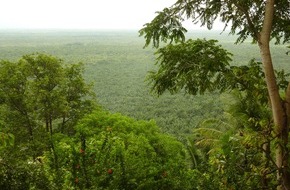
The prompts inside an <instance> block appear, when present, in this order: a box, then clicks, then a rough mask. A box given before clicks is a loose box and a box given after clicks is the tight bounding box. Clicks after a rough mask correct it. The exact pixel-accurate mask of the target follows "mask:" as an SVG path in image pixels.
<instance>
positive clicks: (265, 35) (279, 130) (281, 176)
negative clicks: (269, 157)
mask: <svg viewBox="0 0 290 190" xmlns="http://www.w3.org/2000/svg"><path fill="white" fill-rule="evenodd" d="M274 4H275V1H274V0H267V2H266V6H265V15H264V23H263V27H262V30H261V32H260V34H259V36H258V44H259V48H260V53H261V57H262V62H263V66H264V72H265V80H266V83H267V89H268V94H269V98H270V103H271V109H272V114H273V119H274V126H275V129H274V130H275V133H276V135H277V143H276V165H277V167H278V172H277V180H278V183H279V184H280V185H279V186H278V187H277V190H290V186H289V180H290V177H289V176H288V172H287V161H288V154H287V150H286V146H287V143H288V142H287V139H288V133H287V131H288V124H287V113H286V110H285V109H284V107H283V103H282V100H281V97H280V94H279V89H278V86H277V81H276V77H275V73H274V67H273V64H272V58H271V52H270V45H269V43H270V35H271V30H272V22H273V17H274ZM285 164H286V165H285Z"/></svg>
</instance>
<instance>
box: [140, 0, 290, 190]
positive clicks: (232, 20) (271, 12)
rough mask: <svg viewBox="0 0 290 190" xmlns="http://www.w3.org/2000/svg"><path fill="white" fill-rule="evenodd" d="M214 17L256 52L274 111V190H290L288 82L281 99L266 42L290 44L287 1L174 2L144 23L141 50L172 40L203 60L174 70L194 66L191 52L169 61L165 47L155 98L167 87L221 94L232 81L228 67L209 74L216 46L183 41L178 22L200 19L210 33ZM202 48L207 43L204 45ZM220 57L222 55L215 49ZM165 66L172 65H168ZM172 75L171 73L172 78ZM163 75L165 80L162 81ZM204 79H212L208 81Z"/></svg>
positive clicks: (180, 23)
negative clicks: (228, 73) (275, 182)
mask: <svg viewBox="0 0 290 190" xmlns="http://www.w3.org/2000/svg"><path fill="white" fill-rule="evenodd" d="M218 18H219V19H220V20H221V22H223V23H224V26H225V27H224V30H225V29H226V28H227V27H229V28H230V33H231V34H237V35H238V38H237V41H236V43H242V42H243V41H244V40H245V39H247V38H248V37H250V38H252V40H253V42H254V43H256V44H257V45H258V47H259V49H260V54H261V58H262V64H263V68H264V75H263V76H261V77H263V79H264V80H265V82H266V90H267V92H268V99H269V107H270V108H271V110H272V116H273V120H274V128H275V130H274V131H275V135H276V148H275V149H276V166H277V181H278V183H279V186H278V187H277V189H284V190H285V189H290V172H289V165H288V162H289V152H288V146H289V144H288V139H289V121H290V105H289V103H288V102H290V85H289V84H288V87H287V88H286V90H285V98H284V99H283V98H282V96H281V94H280V90H281V89H279V86H278V84H277V80H276V76H275V72H274V68H273V63H272V57H271V52H270V41H271V40H272V39H275V41H276V43H286V42H289V40H290V28H289V26H290V2H289V0H280V1H275V0H265V1H256V0H244V1H235V0H226V1H213V0H190V1H188V0H178V1H177V2H176V3H175V4H174V5H172V6H171V7H169V8H165V9H164V10H163V11H161V12H158V15H157V16H156V17H155V18H154V19H153V20H152V21H151V22H150V23H147V24H145V25H144V28H142V29H141V30H140V31H139V32H140V35H144V36H145V39H146V44H145V46H148V45H149V44H150V43H151V41H152V42H153V46H154V47H156V48H158V47H159V43H160V42H167V40H170V44H171V43H172V42H173V41H174V42H175V43H177V46H178V45H181V46H182V47H185V46H186V45H189V44H192V46H194V47H196V48H199V50H198V51H197V52H193V54H195V55H197V56H200V55H201V56H203V58H201V60H199V62H198V64H199V66H198V67H196V69H198V71H192V70H190V69H186V64H183V65H182V66H181V67H179V66H178V64H179V63H180V62H182V61H183V63H185V62H187V63H189V64H187V65H190V66H191V67H192V65H193V64H196V62H194V61H193V60H192V59H194V58H195V57H193V56H189V57H187V56H188V55H189V54H188V53H190V50H189V51H186V53H184V55H183V56H181V55H180V54H179V55H180V56H179V57H178V58H176V59H175V60H174V61H171V62H170V59H166V56H169V55H172V57H174V55H173V52H176V51H170V50H171V49H170V48H172V47H176V46H175V45H168V46H167V47H165V48H161V49H159V50H158V52H157V54H159V55H160V57H159V58H158V61H157V63H159V64H160V65H161V67H160V70H159V72H157V73H155V74H154V73H153V74H152V75H151V79H152V80H153V83H154V85H153V88H154V89H155V90H156V91H157V92H158V93H159V94H162V93H163V92H164V90H165V89H169V90H174V91H176V90H178V89H181V88H183V87H186V88H187V89H189V90H188V91H187V92H188V93H191V94H196V93H198V92H201V93H203V92H204V91H205V90H213V89H212V87H214V88H215V89H219V90H225V89H226V88H228V87H229V86H232V85H231V84H232V83H229V82H228V80H227V79H228V78H227V73H226V72H231V71H233V70H231V69H230V70H227V69H226V70H224V71H222V70H220V68H214V70H213V71H211V70H210V68H212V67H213V65H215V64H210V63H212V62H211V60H210V58H211V57H213V56H215V55H217V54H216V53H215V52H214V51H210V50H214V48H216V47H215V46H210V47H208V46H206V47H203V46H202V45H194V44H193V43H189V42H184V41H185V35H184V33H185V32H186V29H185V28H184V27H183V26H182V21H183V20H184V19H190V20H192V21H193V22H198V21H200V23H201V25H202V26H205V25H206V26H207V28H208V29H211V28H212V26H213V23H214V22H215V21H216V20H217V19H218ZM184 44H185V45H184ZM204 44H207V42H205V43H204ZM208 50H209V51H208ZM197 53H199V54H200V55H198V54H197ZM219 53H222V52H221V51H219ZM224 53H226V52H224ZM187 58H189V59H187ZM218 60H221V61H222V62H224V64H225V65H227V64H228V61H229V60H228V59H226V56H223V57H222V59H218ZM204 63H206V65H207V66H205V67H202V66H200V65H202V64H204ZM167 64H168V65H173V66H172V67H166V66H167ZM164 65H166V66H164ZM218 65H220V64H218ZM161 71H162V72H163V73H162V72H161ZM225 71H226V72H225ZM182 72H183V74H182ZM190 72H193V74H196V73H200V74H204V73H205V74H206V75H203V77H204V78H203V80H206V82H205V83H201V82H198V80H197V79H196V78H199V77H201V76H200V75H198V74H196V75H192V77H189V78H186V77H187V76H191V73H190ZM172 73H174V74H173V75H171V74H172ZM166 76H167V77H166ZM219 76H222V77H223V79H225V80H221V79H220V78H219ZM162 77H163V80H161V78H162ZM208 78H209V79H211V80H207V79H208ZM161 81H162V82H161ZM216 82H218V83H221V82H224V84H219V85H217V86H215V84H217V83H216ZM191 89H193V90H191Z"/></svg>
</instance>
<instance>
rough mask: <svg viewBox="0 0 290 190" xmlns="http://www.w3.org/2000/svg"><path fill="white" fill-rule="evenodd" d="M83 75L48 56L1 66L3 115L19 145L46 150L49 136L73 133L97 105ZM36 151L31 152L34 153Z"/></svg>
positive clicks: (75, 66) (29, 57) (79, 69)
mask: <svg viewBox="0 0 290 190" xmlns="http://www.w3.org/2000/svg"><path fill="white" fill-rule="evenodd" d="M82 72H83V67H82V64H65V63H64V62H63V61H62V60H61V59H58V58H56V57H53V56H50V55H46V54H31V55H24V56H23V57H22V58H21V59H20V60H19V61H18V62H16V63H13V62H10V61H1V62H0V74H1V75H0V82H1V83H0V105H1V108H2V109H1V115H2V116H3V118H5V121H4V123H5V124H6V125H7V126H9V127H10V129H9V130H8V132H10V133H12V134H14V135H15V138H16V142H17V143H18V144H19V143H22V144H24V143H23V142H26V143H28V144H30V145H33V144H35V142H38V144H42V145H43V146H45V145H44V144H45V142H46V141H45V140H44V139H43V137H45V136H46V132H47V133H50V136H52V134H53V133H55V132H61V133H68V134H71V133H73V130H74V129H73V126H74V124H75V123H76V122H77V121H78V120H79V119H80V118H81V117H82V116H84V115H85V114H86V113H89V112H90V111H91V110H92V109H93V104H94V100H93V99H92V97H94V94H93V92H92V90H91V88H90V86H89V85H88V84H86V83H85V81H84V79H83V77H82ZM36 138H38V140H36V141H35V139H36ZM19 141H21V142H19ZM17 143H16V144H17ZM46 143H47V142H46ZM35 148H36V147H35ZM35 148H33V146H32V147H30V148H29V149H31V150H32V152H35ZM37 149H39V148H37ZM42 149H43V147H42ZM40 150H41V148H40ZM37 155H39V152H38V153H36V154H35V153H33V156H34V157H35V156H37Z"/></svg>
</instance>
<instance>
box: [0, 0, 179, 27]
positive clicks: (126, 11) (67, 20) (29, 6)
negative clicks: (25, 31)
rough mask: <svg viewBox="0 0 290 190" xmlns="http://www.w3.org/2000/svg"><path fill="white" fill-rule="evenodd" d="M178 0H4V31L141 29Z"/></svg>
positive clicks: (0, 14) (0, 17)
mask: <svg viewBox="0 0 290 190" xmlns="http://www.w3.org/2000/svg"><path fill="white" fill-rule="evenodd" d="M175 1H176V0H1V1H0V29H11V28H62V29H67V28H79V29H87V28H90V29H140V28H142V26H143V24H145V23H146V22H150V21H151V20H152V18H154V16H155V12H156V11H160V10H162V9H163V8H164V7H166V6H170V5H172V4H173V3H174V2H175Z"/></svg>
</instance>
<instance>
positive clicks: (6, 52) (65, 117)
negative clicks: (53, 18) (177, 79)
mask: <svg viewBox="0 0 290 190" xmlns="http://www.w3.org/2000/svg"><path fill="white" fill-rule="evenodd" d="M187 35H188V37H189V38H192V39H197V38H200V39H203V38H206V39H212V38H214V39H218V40H219V41H218V42H216V41H214V42H213V41H211V42H212V43H213V44H214V45H215V44H219V45H222V47H223V48H225V49H226V51H228V52H229V54H227V55H229V56H230V54H232V55H233V56H232V57H231V59H232V61H231V62H232V63H233V67H231V68H232V69H233V71H234V72H236V73H235V74H236V75H237V76H239V77H238V78H234V77H233V78H230V77H229V76H226V77H228V78H227V79H231V80H232V81H234V82H236V83H235V85H233V86H235V88H234V87H233V88H231V89H230V90H229V91H227V92H226V93H224V92H223V93H221V92H219V91H213V92H211V93H209V92H205V93H204V94H201V95H196V96H192V95H189V94H186V89H183V90H181V91H180V92H178V93H176V94H173V95H172V94H171V93H170V92H168V91H166V92H164V94H163V95H162V96H158V94H155V93H154V92H152V91H151V90H150V89H151V86H150V85H149V84H150V77H148V72H149V71H151V70H156V69H157V67H156V65H154V63H155V59H156V58H158V55H157V54H154V50H153V49H150V48H146V49H143V45H144V42H143V39H141V38H139V37H138V34H137V32H135V31H90V32H88V31H46V32H44V31H30V32H21V31H9V32H3V31H2V32H1V33H0V42H1V43H0V59H1V61H0V114H1V118H0V137H1V138H0V143H1V145H0V178H1V181H0V189H5V190H6V189H7V190H10V189H11V190H15V189H31V190H33V189H37V190H38V189H39V190H40V189H153V190H154V189H156V190H157V189H158V190H159V189H202V190H204V189H207V190H210V189H212V190H216V189H274V188H276V187H277V186H278V185H279V184H278V183H277V181H276V175H277V174H276V170H277V168H276V167H277V166H276V165H275V161H274V160H272V159H271V158H272V156H273V152H271V151H270V150H272V148H271V147H273V146H275V144H274V142H273V139H275V134H274V132H273V121H272V117H271V110H270V109H269V107H268V105H267V103H268V99H267V96H266V95H265V94H266V93H267V92H266V89H265V85H264V81H263V80H262V79H261V78H260V76H262V75H263V72H262V67H261V63H260V60H259V58H258V57H259V52H258V50H257V49H256V48H255V47H254V46H253V45H252V44H251V42H250V41H246V42H244V44H241V45H234V42H235V37H231V36H227V35H226V34H222V35H220V34H219V33H216V32H208V33H204V32H200V33H199V32H193V33H188V34H187ZM204 40H205V39H204ZM197 42H198V40H197ZM188 45H191V44H190V43H189V44H188ZM170 50H173V48H172V49H170ZM170 50H168V49H166V48H164V49H162V50H161V51H160V52H159V55H160V54H162V51H170ZM179 50H180V48H179ZM286 52H287V48H286V45H277V46H273V50H272V53H273V55H274V56H273V60H274V61H275V62H277V63H279V64H278V65H277V67H276V68H275V69H276V74H277V80H278V85H279V87H280V89H285V88H286V87H287V79H288V77H289V74H288V72H290V68H289V66H288V65H287V64H289V55H287V54H286ZM177 56H178V55H177V54H176V55H175V57H177ZM159 58H160V57H159ZM225 58H227V57H225ZM159 60H160V59H159ZM170 60H173V59H171V58H170ZM249 60H250V61H249ZM173 61H174V60H173ZM282 68H283V69H284V70H282ZM151 74H152V73H151ZM151 77H152V75H151ZM231 77H232V76H231ZM151 84H152V83H151ZM242 89H244V90H242ZM173 90H174V89H173ZM288 148H290V147H288Z"/></svg>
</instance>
